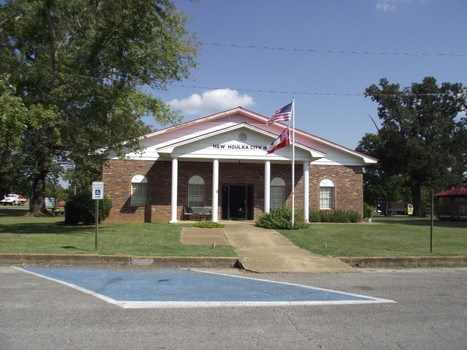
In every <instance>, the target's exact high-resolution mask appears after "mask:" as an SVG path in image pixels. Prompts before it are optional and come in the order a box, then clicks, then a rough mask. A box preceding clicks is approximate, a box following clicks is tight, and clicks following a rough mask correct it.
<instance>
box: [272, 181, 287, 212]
mask: <svg viewBox="0 0 467 350" xmlns="http://www.w3.org/2000/svg"><path fill="white" fill-rule="evenodd" d="M284 203H285V181H284V180H283V179H282V178H280V177H275V178H273V179H272V181H271V209H277V208H282V207H283V206H284Z"/></svg>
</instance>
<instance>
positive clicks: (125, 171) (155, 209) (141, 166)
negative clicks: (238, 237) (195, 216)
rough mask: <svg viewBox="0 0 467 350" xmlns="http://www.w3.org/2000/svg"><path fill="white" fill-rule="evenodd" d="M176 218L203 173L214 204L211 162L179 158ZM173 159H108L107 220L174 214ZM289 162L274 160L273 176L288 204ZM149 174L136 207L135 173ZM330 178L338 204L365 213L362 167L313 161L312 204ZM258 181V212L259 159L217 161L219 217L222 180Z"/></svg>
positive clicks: (258, 189) (259, 198)
mask: <svg viewBox="0 0 467 350" xmlns="http://www.w3.org/2000/svg"><path fill="white" fill-rule="evenodd" d="M178 165H179V169H178V201H177V203H178V218H179V219H181V216H182V212H183V207H184V206H186V205H187V201H188V180H189V179H190V177H191V176H193V175H199V176H201V177H202V178H203V179H204V182H205V191H206V193H205V205H207V206H209V205H210V204H211V196H212V162H185V161H179V163H178ZM171 169H172V165H171V162H170V161H157V162H154V161H145V160H110V161H108V162H107V164H106V165H105V166H104V169H103V181H104V183H105V190H106V193H107V195H109V196H110V197H111V198H112V206H113V207H112V210H111V212H110V216H109V219H108V221H110V222H121V221H132V222H144V221H148V222H168V221H169V220H170V216H171V214H170V213H171V209H170V202H171V178H172V175H171V173H172V170H171ZM290 173H291V172H290V166H289V165H287V164H271V180H272V179H273V178H274V177H281V178H282V179H283V180H284V181H285V183H286V195H287V204H288V205H290V202H291V188H292V186H291V182H290ZM134 175H145V176H146V177H147V179H148V191H149V193H148V197H149V198H148V205H147V206H146V207H133V206H132V205H131V201H130V191H131V178H132V177H133V176H134ZM324 178H328V179H331V180H332V181H333V182H334V184H335V186H336V187H335V197H336V209H351V210H355V211H358V212H360V213H362V211H363V191H362V172H361V168H360V167H347V166H317V165H311V166H310V206H311V209H318V208H319V183H320V181H321V180H322V179H324ZM227 183H230V184H252V185H254V215H255V217H258V216H259V215H261V214H262V213H263V206H264V164H261V163H257V164H255V163H238V162H232V163H224V162H220V165H219V206H220V207H219V217H222V208H221V205H222V186H223V185H224V184H227ZM295 198H296V199H295V203H296V207H297V208H303V167H302V165H301V164H300V165H297V166H296V169H295Z"/></svg>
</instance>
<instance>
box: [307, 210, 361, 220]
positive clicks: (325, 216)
mask: <svg viewBox="0 0 467 350" xmlns="http://www.w3.org/2000/svg"><path fill="white" fill-rule="evenodd" d="M310 221H311V222H360V221H362V216H361V215H360V213H358V212H356V211H353V210H312V211H311V212H310Z"/></svg>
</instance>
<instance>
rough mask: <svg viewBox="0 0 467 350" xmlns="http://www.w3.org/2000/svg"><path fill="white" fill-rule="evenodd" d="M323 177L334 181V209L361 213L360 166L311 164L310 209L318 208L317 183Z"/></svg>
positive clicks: (361, 185) (361, 188) (361, 180)
mask: <svg viewBox="0 0 467 350" xmlns="http://www.w3.org/2000/svg"><path fill="white" fill-rule="evenodd" d="M323 179H330V180H332V181H333V182H334V186H335V188H334V194H335V207H336V209H345V210H354V211H356V212H359V213H360V214H363V174H362V167H359V166H358V167H354V166H342V165H311V166H310V207H311V209H319V183H320V182H321V180H323Z"/></svg>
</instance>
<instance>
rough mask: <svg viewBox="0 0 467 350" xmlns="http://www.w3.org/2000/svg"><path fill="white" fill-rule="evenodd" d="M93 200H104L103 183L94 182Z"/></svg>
mask: <svg viewBox="0 0 467 350" xmlns="http://www.w3.org/2000/svg"><path fill="white" fill-rule="evenodd" d="M92 199H104V183H103V182H101V181H93V183H92Z"/></svg>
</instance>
